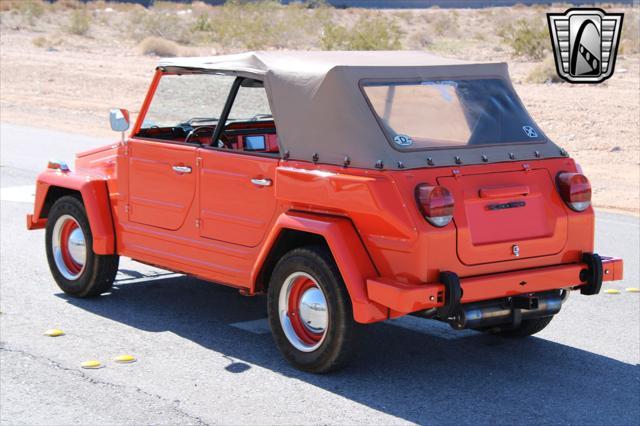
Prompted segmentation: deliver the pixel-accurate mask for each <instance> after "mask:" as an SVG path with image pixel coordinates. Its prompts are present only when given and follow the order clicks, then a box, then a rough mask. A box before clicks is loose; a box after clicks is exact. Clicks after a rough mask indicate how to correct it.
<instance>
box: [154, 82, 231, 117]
mask: <svg viewBox="0 0 640 426" xmlns="http://www.w3.org/2000/svg"><path fill="white" fill-rule="evenodd" d="M234 80H235V77H232V76H226V75H216V74H182V75H180V74H167V75H163V76H162V78H161V79H160V82H159V83H158V87H157V89H156V91H155V93H154V95H153V100H152V101H151V105H149V110H148V111H147V114H146V115H145V118H144V122H143V123H142V128H143V129H148V128H151V127H176V126H180V125H184V124H195V123H198V124H207V122H215V121H216V120H217V117H219V116H220V114H221V113H222V108H223V107H224V104H225V102H226V101H227V96H228V95H229V91H230V90H231V85H232V84H233V81H234Z"/></svg>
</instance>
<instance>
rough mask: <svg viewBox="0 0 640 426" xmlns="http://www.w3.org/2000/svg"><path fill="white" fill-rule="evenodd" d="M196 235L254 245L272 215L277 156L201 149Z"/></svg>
mask: <svg viewBox="0 0 640 426" xmlns="http://www.w3.org/2000/svg"><path fill="white" fill-rule="evenodd" d="M198 155H199V157H200V158H201V160H200V168H199V173H200V176H199V178H200V194H199V203H200V206H199V211H200V214H199V216H200V236H202V237H204V238H211V239H214V240H219V241H224V242H228V243H233V244H239V245H243V246H249V247H254V246H256V245H258V244H260V242H261V241H262V239H263V238H264V236H265V233H266V230H267V226H268V224H269V222H270V220H271V218H272V217H273V214H274V211H275V207H276V200H275V194H274V187H273V182H274V179H275V172H276V167H277V166H278V159H277V158H263V157H259V156H253V155H243V154H239V153H235V152H233V151H231V152H224V151H221V150H212V149H207V148H201V149H200V150H199V154H198Z"/></svg>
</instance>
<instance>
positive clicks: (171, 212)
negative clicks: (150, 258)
mask: <svg viewBox="0 0 640 426" xmlns="http://www.w3.org/2000/svg"><path fill="white" fill-rule="evenodd" d="M127 150H128V163H129V164H128V166H129V191H128V193H129V200H128V208H127V213H128V218H129V220H130V221H131V222H136V223H141V224H145V225H150V226H155V227H158V228H163V229H168V230H171V231H176V230H178V229H180V227H181V226H182V225H183V223H184V222H185V219H186V217H187V214H188V213H189V210H190V208H191V206H192V204H193V200H194V196H195V192H196V173H195V161H196V148H195V146H193V145H185V144H178V143H167V142H160V141H150V140H138V139H131V140H130V141H129V142H128V144H127Z"/></svg>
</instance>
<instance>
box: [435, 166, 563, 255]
mask: <svg viewBox="0 0 640 426" xmlns="http://www.w3.org/2000/svg"><path fill="white" fill-rule="evenodd" d="M437 181H438V184H439V185H443V186H445V187H446V188H447V189H449V191H450V192H451V193H452V194H453V196H454V199H455V211H454V216H453V217H454V218H453V221H454V223H455V226H456V239H457V252H458V257H459V259H460V261H461V262H462V263H464V264H467V265H478V264H484V263H494V262H503V261H510V260H517V259H522V258H530V257H538V256H547V255H553V254H557V253H559V252H560V251H562V249H563V248H564V247H565V245H566V242H567V214H566V211H565V209H564V206H563V202H562V200H561V198H560V196H559V194H558V192H557V191H556V189H555V185H554V182H553V179H552V178H551V176H550V174H549V172H548V171H547V170H546V169H530V170H523V171H514V172H498V173H484V174H474V175H456V176H455V177H452V176H446V177H445V176H443V177H439V178H438V179H437Z"/></svg>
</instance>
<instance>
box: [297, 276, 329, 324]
mask: <svg viewBox="0 0 640 426" xmlns="http://www.w3.org/2000/svg"><path fill="white" fill-rule="evenodd" d="M300 320H301V321H302V324H304V325H305V327H307V328H308V329H309V330H311V331H313V332H315V333H322V332H323V331H324V330H325V329H326V328H327V322H328V321H329V314H328V313H327V301H326V300H325V298H324V294H323V293H322V290H320V289H319V288H317V287H312V288H310V289H309V290H307V291H305V292H304V293H303V294H302V297H301V298H300Z"/></svg>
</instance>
